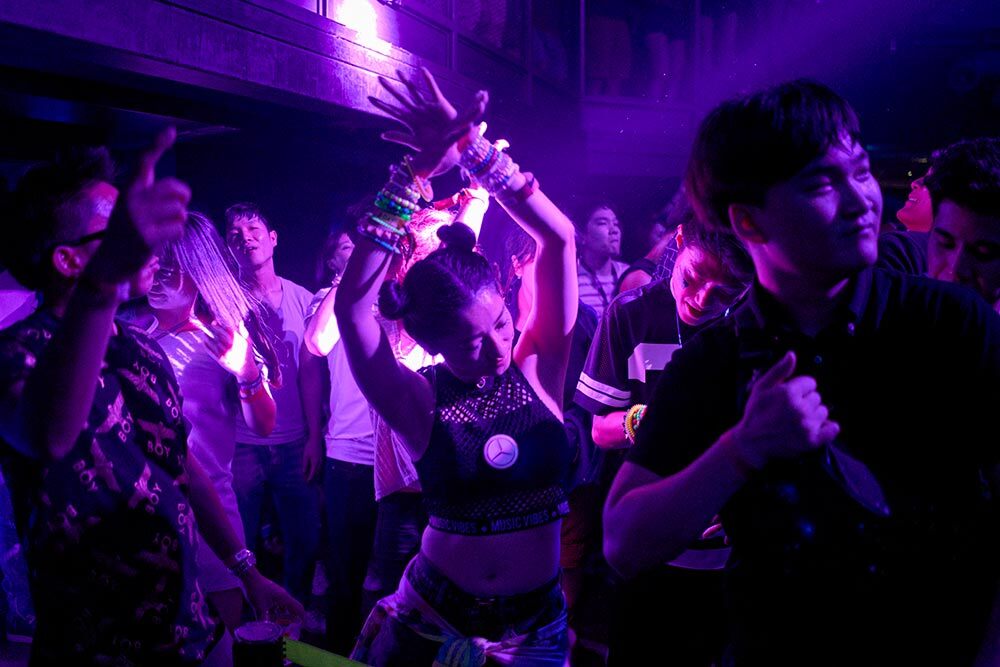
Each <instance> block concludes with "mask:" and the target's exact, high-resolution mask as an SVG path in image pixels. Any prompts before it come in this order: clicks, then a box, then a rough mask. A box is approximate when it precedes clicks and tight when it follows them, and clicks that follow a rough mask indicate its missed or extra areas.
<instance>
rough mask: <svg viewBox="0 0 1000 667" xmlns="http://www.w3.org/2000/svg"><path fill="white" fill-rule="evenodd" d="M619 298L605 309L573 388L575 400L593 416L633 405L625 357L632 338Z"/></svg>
mask: <svg viewBox="0 0 1000 667" xmlns="http://www.w3.org/2000/svg"><path fill="white" fill-rule="evenodd" d="M621 305H622V301H621V299H616V300H615V301H613V302H612V303H611V305H610V306H609V307H608V309H607V311H606V312H605V313H604V316H603V317H602V318H601V323H600V325H598V327H597V333H596V334H595V335H594V342H593V343H592V344H591V346H590V354H588V355H587V362H586V363H585V364H584V366H583V372H582V373H581V374H580V381H579V382H578V383H577V385H576V397H575V399H574V400H575V401H576V402H577V403H578V404H579V405H581V406H582V407H584V408H586V409H587V410H588V411H589V412H591V413H593V414H606V413H608V412H614V411H615V410H624V409H625V408H627V407H628V406H629V405H631V404H632V395H631V392H630V391H629V388H628V354H627V353H626V352H623V351H624V350H628V349H630V345H631V342H632V336H631V335H630V332H629V331H628V328H627V327H625V326H623V324H624V321H623V320H624V318H623V317H622V312H621Z"/></svg>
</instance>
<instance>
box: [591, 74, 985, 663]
mask: <svg viewBox="0 0 1000 667" xmlns="http://www.w3.org/2000/svg"><path fill="white" fill-rule="evenodd" d="M687 185H688V192H689V193H690V195H691V197H692V199H693V201H694V203H695V206H696V209H697V210H698V213H699V218H700V219H701V220H702V221H703V222H704V223H705V224H710V225H715V226H719V227H726V228H731V229H732V230H733V231H734V232H735V233H736V234H737V235H738V236H739V237H740V238H741V239H742V240H743V242H744V243H745V244H746V246H747V248H748V250H749V252H750V255H751V257H752V258H753V261H754V265H755V268H756V271H757V280H756V283H755V285H754V287H753V289H752V292H751V294H750V296H749V298H748V299H747V302H746V303H744V304H743V305H742V306H740V307H739V309H738V310H737V311H736V313H735V314H734V316H733V317H731V318H727V320H725V321H723V322H721V323H720V324H718V325H716V326H714V327H711V328H709V329H707V330H705V331H702V332H701V333H700V334H699V335H698V336H697V337H696V338H695V339H694V340H692V341H690V342H689V343H688V344H686V345H685V346H684V348H683V349H681V350H679V351H678V352H677V353H676V354H675V355H674V356H673V359H672V361H671V363H670V365H669V366H668V367H667V369H666V371H665V373H664V375H663V376H662V378H661V380H660V382H659V384H658V386H657V389H656V392H655V394H654V397H653V400H652V402H651V405H650V407H649V410H648V413H647V416H646V417H645V418H644V420H643V422H642V426H641V429H640V431H639V435H638V442H637V443H636V446H635V448H634V449H633V450H632V451H631V452H630V456H629V461H628V462H627V463H626V464H625V465H624V466H623V468H622V470H621V471H620V472H619V474H618V477H617V478H616V480H615V483H614V486H613V488H612V490H611V493H610V496H609V498H608V503H607V506H606V508H605V521H604V525H605V553H606V555H607V557H608V560H609V562H611V564H612V565H613V566H614V567H616V568H617V569H619V570H620V571H622V572H624V573H626V574H631V573H635V572H639V571H642V570H644V569H646V568H649V567H652V566H655V565H656V564H657V563H661V562H663V561H665V560H668V559H670V558H673V557H674V556H675V555H677V554H678V553H680V551H681V550H683V549H684V548H685V547H686V546H687V545H688V544H689V543H690V541H691V539H692V538H694V537H695V536H696V535H697V534H698V533H699V532H700V531H701V530H702V529H703V527H704V526H705V525H706V524H707V523H708V522H709V520H710V519H711V518H712V516H713V515H715V514H716V513H719V514H721V516H722V521H723V525H724V527H725V529H726V533H727V534H728V536H729V538H730V541H731V546H732V556H731V558H730V561H729V564H728V566H727V583H726V587H727V594H728V599H729V628H728V629H729V640H730V653H731V655H732V658H733V662H734V663H735V664H769V665H773V664H809V665H815V664H851V665H857V664H916V663H919V664H949V665H960V664H971V663H973V661H974V660H975V659H977V655H978V659H979V660H982V661H983V662H982V663H981V664H997V657H998V654H997V651H998V646H997V636H996V633H995V632H993V631H992V628H991V630H987V626H988V625H993V626H995V625H996V622H994V623H993V624H989V623H988V620H989V619H990V613H991V609H992V605H993V601H994V597H995V593H996V583H997V572H998V563H1000V560H998V559H997V548H996V546H997V539H996V533H997V525H996V517H995V512H994V508H993V506H992V503H991V501H990V496H989V493H988V487H987V485H986V483H985V481H986V480H990V481H996V480H997V478H998V477H1000V476H998V475H997V463H998V462H1000V448H998V447H997V437H996V432H995V431H994V430H993V417H992V414H991V411H992V410H995V409H996V405H998V404H1000V403H998V399H1000V322H998V319H997V317H996V315H995V314H994V313H992V312H991V310H990V308H989V307H988V306H987V305H986V304H985V303H983V302H982V301H981V300H979V299H977V298H976V297H975V295H973V294H972V293H971V292H966V291H965V290H959V289H956V288H955V287H954V286H951V285H945V284H940V283H936V282H933V281H930V280H926V279H923V278H917V277H909V276H904V275H900V274H898V273H890V272H884V271H881V270H878V269H873V268H872V267H873V265H874V263H875V261H876V256H877V235H878V226H879V219H880V215H881V208H882V197H881V193H880V191H879V187H878V183H876V181H875V179H874V177H873V176H872V174H871V172H870V170H869V166H868V158H867V155H866V153H865V151H864V149H863V147H862V146H861V144H860V139H859V131H858V123H857V117H856V116H855V113H854V111H853V109H851V107H850V105H848V104H847V102H846V101H844V100H843V99H842V98H840V97H839V96H837V95H836V93H834V92H833V91H831V90H829V89H828V88H825V87H823V86H821V85H818V84H813V83H807V82H797V83H791V84H785V85H783V86H779V87H777V88H775V89H772V90H768V91H765V92H761V93H757V94H755V95H752V96H749V97H747V98H744V99H741V100H737V101H733V102H728V103H725V104H723V105H721V106H719V107H718V108H716V109H715V110H714V111H713V112H712V113H711V114H710V115H709V116H708V118H707V119H706V120H705V121H704V123H703V124H702V126H701V129H700V130H699V134H698V138H697V139H696V142H695V147H694V151H693V153H692V158H691V164H690V165H689V168H688V176H687ZM666 604H669V601H666ZM984 640H985V641H984Z"/></svg>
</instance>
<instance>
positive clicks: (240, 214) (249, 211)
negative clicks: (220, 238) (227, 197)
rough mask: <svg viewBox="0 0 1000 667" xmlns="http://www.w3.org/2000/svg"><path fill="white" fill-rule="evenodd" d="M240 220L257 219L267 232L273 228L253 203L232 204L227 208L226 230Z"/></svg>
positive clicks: (258, 207)
mask: <svg viewBox="0 0 1000 667" xmlns="http://www.w3.org/2000/svg"><path fill="white" fill-rule="evenodd" d="M240 218H247V219H248V220H249V219H251V218H258V219H259V220H260V221H261V222H262V223H264V226H265V227H267V231H269V232H273V231H274V227H273V226H272V225H271V221H270V220H268V219H267V217H265V216H264V214H263V213H262V212H261V210H260V206H258V205H257V204H254V203H253V202H248V201H244V202H239V203H238V204H233V205H232V206H230V207H229V208H227V209H226V228H227V229H228V228H229V227H231V226H232V224H233V223H234V222H236V221H237V220H239V219H240Z"/></svg>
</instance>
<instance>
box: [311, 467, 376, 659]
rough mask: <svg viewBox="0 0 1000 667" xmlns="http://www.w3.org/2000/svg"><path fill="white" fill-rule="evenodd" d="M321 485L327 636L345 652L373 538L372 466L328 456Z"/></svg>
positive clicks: (356, 624) (354, 634)
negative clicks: (325, 530) (323, 507)
mask: <svg viewBox="0 0 1000 667" xmlns="http://www.w3.org/2000/svg"><path fill="white" fill-rule="evenodd" d="M323 487H324V495H325V496H326V525H327V531H328V532H327V539H328V544H327V556H326V576H327V579H329V581H330V586H329V589H328V593H327V596H328V600H329V611H328V613H327V618H326V638H327V642H328V644H329V648H330V650H331V651H333V652H334V653H337V654H340V655H347V654H348V653H350V651H351V648H352V647H353V646H354V642H355V641H356V640H357V638H358V633H360V632H361V623H362V620H363V619H364V615H363V611H362V609H361V597H362V588H363V587H364V583H365V573H366V572H367V570H368V560H369V559H370V558H371V555H372V544H373V542H374V541H375V522H376V511H377V506H376V504H375V468H374V467H373V466H368V465H363V464H360V463H348V462H346V461H340V460H338V459H330V458H328V459H326V469H325V470H324V472H323Z"/></svg>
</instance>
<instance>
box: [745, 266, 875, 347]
mask: <svg viewBox="0 0 1000 667" xmlns="http://www.w3.org/2000/svg"><path fill="white" fill-rule="evenodd" d="M873 272H874V269H873V268H871V267H867V268H865V269H863V270H862V271H860V272H859V273H858V274H856V275H855V276H854V277H853V278H851V279H850V283H849V284H848V286H847V290H848V294H849V297H848V299H847V300H846V301H844V302H842V304H841V306H840V308H838V310H837V313H836V314H835V316H834V319H833V323H832V325H831V326H838V325H846V326H847V327H848V329H849V330H850V331H851V332H853V329H854V326H855V325H856V324H857V323H858V322H860V321H861V317H862V315H863V314H864V312H865V309H866V308H867V307H868V301H869V298H870V297H871V291H872V279H873V278H872V276H873ZM736 324H737V326H738V327H740V328H741V329H745V330H746V329H750V330H752V329H756V330H762V331H763V330H771V331H774V330H778V331H789V332H795V331H798V327H797V326H796V325H795V323H794V322H793V321H792V320H791V318H790V317H789V316H788V313H787V310H786V309H785V307H784V306H783V305H782V304H780V303H779V302H778V301H777V299H775V298H774V296H773V295H771V293H770V292H768V291H767V290H766V289H764V287H763V286H762V285H761V284H760V282H759V281H758V280H757V279H756V278H755V279H754V283H753V286H752V287H751V289H750V294H749V295H748V296H747V300H746V302H745V303H744V304H743V305H742V306H741V307H740V308H739V310H738V311H737V313H736Z"/></svg>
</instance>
